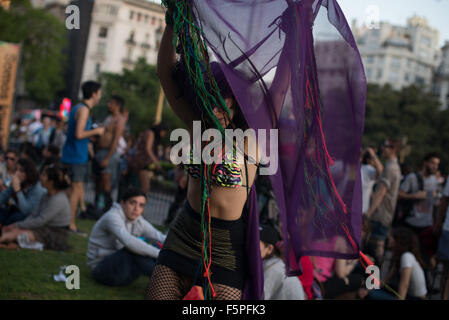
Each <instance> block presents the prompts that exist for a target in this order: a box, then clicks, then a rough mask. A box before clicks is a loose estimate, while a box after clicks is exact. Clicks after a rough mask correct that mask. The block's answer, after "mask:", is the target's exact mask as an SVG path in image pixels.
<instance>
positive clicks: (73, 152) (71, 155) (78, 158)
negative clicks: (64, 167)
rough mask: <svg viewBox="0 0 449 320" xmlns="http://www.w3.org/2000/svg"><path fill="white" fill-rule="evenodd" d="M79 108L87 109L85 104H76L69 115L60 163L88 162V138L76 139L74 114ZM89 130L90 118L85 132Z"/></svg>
mask: <svg viewBox="0 0 449 320" xmlns="http://www.w3.org/2000/svg"><path fill="white" fill-rule="evenodd" d="M80 108H87V106H86V104H85V103H79V104H77V105H76V106H75V107H74V108H73V109H72V110H71V111H70V114H69V120H68V128H67V136H66V142H65V144H64V148H63V149H62V162H63V163H68V164H78V163H86V162H87V161H88V151H87V146H88V144H89V138H84V139H77V138H76V134H75V133H76V123H77V119H76V113H77V111H78V110H79V109H80ZM90 129H91V118H90V117H88V119H87V123H86V128H85V130H90Z"/></svg>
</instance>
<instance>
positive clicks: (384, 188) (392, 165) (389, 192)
mask: <svg viewBox="0 0 449 320" xmlns="http://www.w3.org/2000/svg"><path fill="white" fill-rule="evenodd" d="M399 151H400V141H398V140H392V139H387V140H386V141H385V144H384V145H383V146H382V155H383V156H384V158H385V159H386V163H385V168H384V171H383V172H382V175H381V177H380V180H379V183H378V185H377V188H376V190H375V193H374V196H373V199H372V202H371V206H370V208H369V209H368V211H367V212H366V216H367V217H368V218H370V219H371V241H372V243H373V246H374V247H375V248H376V249H375V252H376V259H377V261H378V262H379V264H380V265H382V262H383V256H384V250H385V248H384V247H385V240H386V239H387V236H388V232H389V230H390V228H391V223H392V221H393V218H394V212H395V209H396V202H397V197H398V191H399V184H400V181H401V169H400V167H399V163H398V154H399Z"/></svg>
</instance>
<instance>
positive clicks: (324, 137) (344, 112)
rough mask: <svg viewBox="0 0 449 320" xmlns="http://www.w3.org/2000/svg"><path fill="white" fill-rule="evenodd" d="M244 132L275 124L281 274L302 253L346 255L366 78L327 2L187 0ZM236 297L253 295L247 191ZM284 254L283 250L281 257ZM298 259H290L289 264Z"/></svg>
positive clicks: (258, 264) (353, 232)
mask: <svg viewBox="0 0 449 320" xmlns="http://www.w3.org/2000/svg"><path fill="white" fill-rule="evenodd" d="M191 4H192V7H193V11H194V14H195V17H196V19H197V22H198V23H199V24H200V25H201V27H202V30H203V32H204V39H205V40H206V42H207V44H208V46H209V49H211V51H212V52H213V55H214V56H215V58H216V60H218V62H219V63H220V66H221V68H222V70H223V72H224V74H225V76H226V78H227V80H228V82H229V84H230V86H231V88H232V91H233V93H234V95H235V97H236V99H237V101H238V103H239V105H240V107H241V109H242V111H243V114H244V115H245V117H246V119H247V122H248V124H249V126H250V128H253V129H255V130H256V134H257V133H258V131H257V129H278V138H277V141H276V142H277V148H274V149H272V150H270V140H269V139H270V136H269V134H267V142H266V144H265V146H261V145H259V147H265V149H266V152H267V154H269V155H276V156H277V158H278V161H279V162H278V163H279V166H278V169H277V170H276V171H275V172H273V174H271V175H270V179H271V183H272V186H273V189H274V192H275V195H276V200H277V202H278V206H279V210H280V218H281V223H282V231H283V238H284V245H285V247H284V250H285V251H284V253H285V256H286V259H287V261H286V262H287V263H286V265H287V270H286V271H287V273H288V275H295V274H298V273H299V272H300V270H298V268H297V267H296V264H294V263H293V262H292V261H291V259H292V257H293V258H294V259H296V260H297V261H299V259H300V257H301V256H303V255H310V256H327V257H334V258H344V259H356V258H358V257H359V243H360V237H361V181H360V170H359V156H360V148H361V139H362V132H363V124H364V112H365V98H366V80H365V75H364V71H363V66H362V62H361V59H360V55H359V52H358V49H357V47H356V44H355V41H354V38H353V35H352V33H351V30H350V28H349V26H348V24H347V21H346V19H345V17H344V15H343V13H342V11H341V9H340V7H339V5H338V3H337V1H336V0H302V1H293V0H244V1H243V0H191ZM248 213H249V215H248V217H249V221H248V222H249V223H248V233H247V237H248V242H247V251H248V252H247V254H248V257H249V263H250V268H251V273H250V276H251V278H250V279H249V280H248V283H247V286H246V287H245V291H244V298H246V299H261V298H262V297H263V269H262V260H261V258H260V252H259V229H258V212H257V206H256V190H255V187H254V186H253V188H252V190H251V194H250V206H249V212H248ZM287 253H288V254H287ZM298 265H299V264H298Z"/></svg>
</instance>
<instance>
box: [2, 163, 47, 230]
mask: <svg viewBox="0 0 449 320" xmlns="http://www.w3.org/2000/svg"><path fill="white" fill-rule="evenodd" d="M44 194H45V190H44V188H42V186H41V184H40V183H39V173H38V171H37V166H36V164H35V163H34V162H33V161H31V160H30V159H23V158H21V159H19V161H18V162H17V169H16V172H15V173H14V175H12V177H11V185H10V186H9V187H8V188H6V190H5V191H3V192H1V193H0V206H1V208H0V224H1V225H3V226H7V225H10V224H13V223H14V222H17V221H22V220H23V219H25V218H26V217H27V216H29V215H30V214H31V213H32V212H33V210H34V209H35V208H37V206H38V204H39V201H40V200H41V198H42V196H43V195H44ZM9 200H11V201H9ZM8 202H9V204H8Z"/></svg>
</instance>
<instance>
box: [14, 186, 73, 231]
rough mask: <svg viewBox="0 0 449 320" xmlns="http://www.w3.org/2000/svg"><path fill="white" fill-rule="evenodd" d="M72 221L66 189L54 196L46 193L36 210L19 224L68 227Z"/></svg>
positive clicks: (31, 226)
mask: <svg viewBox="0 0 449 320" xmlns="http://www.w3.org/2000/svg"><path fill="white" fill-rule="evenodd" d="M69 223H70V203H69V199H68V197H67V194H66V193H65V191H59V192H58V193H56V194H55V195H53V196H50V195H49V194H48V193H47V194H45V195H44V196H43V197H42V199H41V201H40V202H39V206H38V207H37V208H36V210H35V211H34V212H33V213H32V214H31V215H30V216H28V217H27V218H26V219H25V220H23V221H22V222H19V223H18V226H20V227H21V228H25V229H33V228H38V227H43V226H46V227H60V228H65V227H68V226H69Z"/></svg>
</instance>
